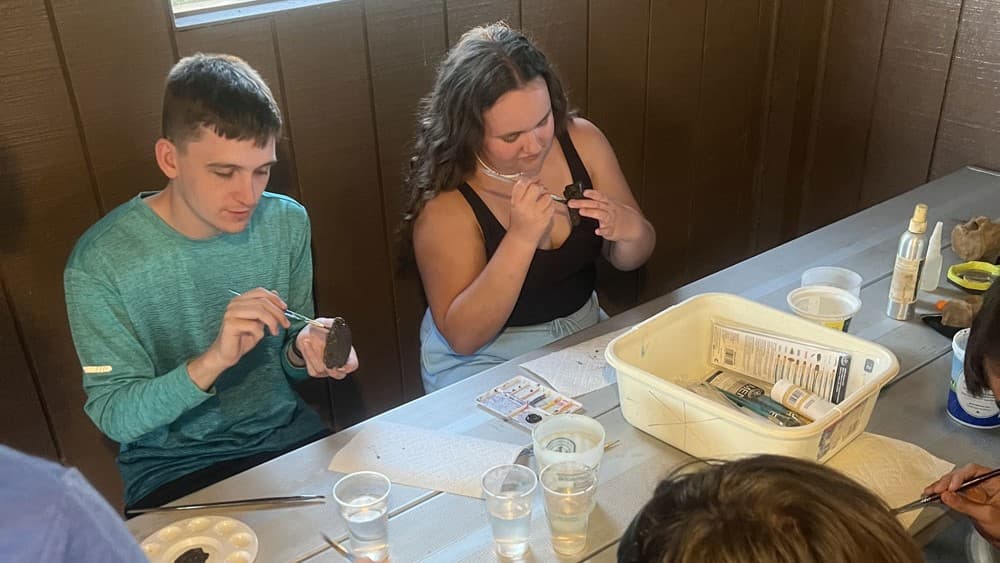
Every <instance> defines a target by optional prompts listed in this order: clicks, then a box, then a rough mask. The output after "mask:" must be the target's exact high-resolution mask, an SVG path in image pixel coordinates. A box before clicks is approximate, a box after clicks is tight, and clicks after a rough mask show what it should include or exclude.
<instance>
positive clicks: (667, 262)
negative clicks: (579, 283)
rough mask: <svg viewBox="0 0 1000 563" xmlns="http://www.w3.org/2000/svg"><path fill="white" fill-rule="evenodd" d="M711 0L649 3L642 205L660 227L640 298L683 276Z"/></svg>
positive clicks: (653, 294) (664, 288) (678, 281)
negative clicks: (707, 6) (707, 11)
mask: <svg viewBox="0 0 1000 563" xmlns="http://www.w3.org/2000/svg"><path fill="white" fill-rule="evenodd" d="M704 25H705V0H671V1H668V2H660V1H655V2H652V3H651V5H650V26H649V30H650V31H649V33H650V37H649V61H648V70H647V77H648V78H647V87H646V122H645V124H644V130H643V138H644V139H645V160H644V162H643V178H644V181H643V189H642V208H643V211H644V212H645V213H646V216H647V217H649V220H650V222H652V223H653V226H654V227H656V249H655V250H654V251H653V256H652V257H651V258H650V259H649V262H648V264H647V266H646V270H647V277H646V283H645V284H644V287H643V288H642V292H641V295H640V301H645V300H648V299H651V298H653V297H656V296H658V295H662V294H663V293H664V292H665V291H667V290H668V289H670V288H673V287H677V286H679V285H680V284H681V282H683V281H684V279H685V278H684V264H685V263H686V261H687V256H688V250H689V248H688V226H689V225H690V221H689V220H688V217H689V216H690V213H691V202H692V199H691V194H692V191H693V189H694V168H693V167H692V163H693V162H694V159H695V137H696V135H697V131H698V108H699V103H698V100H699V95H700V86H699V85H700V83H701V79H700V77H701V62H702V61H701V57H702V49H701V45H702V39H703V36H704Z"/></svg>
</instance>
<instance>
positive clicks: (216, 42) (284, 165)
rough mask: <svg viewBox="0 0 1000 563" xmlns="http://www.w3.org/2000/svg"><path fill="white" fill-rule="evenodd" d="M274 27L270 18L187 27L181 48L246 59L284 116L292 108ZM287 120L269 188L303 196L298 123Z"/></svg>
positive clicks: (189, 52)
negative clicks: (297, 155)
mask: <svg viewBox="0 0 1000 563" xmlns="http://www.w3.org/2000/svg"><path fill="white" fill-rule="evenodd" d="M271 26H272V23H271V20H270V18H260V19H251V20H240V21H233V22H227V23H223V24H219V25H214V26H208V27H196V28H191V29H185V30H181V31H180V32H178V33H177V49H178V50H179V51H180V55H181V56H182V57H185V56H188V55H193V54H194V53H199V52H201V53H226V54H229V55H236V56H237V57H240V58H241V59H243V60H245V61H246V62H247V63H249V64H250V66H252V67H253V68H254V69H255V70H256V71H257V72H258V73H259V74H260V76H261V78H263V79H264V82H266V83H267V85H268V87H270V88H271V93H272V94H274V98H275V100H276V101H277V102H278V106H279V107H280V108H281V113H282V115H283V116H287V115H288V108H287V107H285V99H284V89H283V84H282V82H281V73H280V71H279V69H278V60H277V56H276V55H275V45H274V33H273V32H272V28H271ZM285 121H286V123H285V132H284V138H283V139H282V140H281V142H279V143H278V147H277V155H278V164H277V165H275V166H274V167H273V168H272V169H271V181H270V183H269V184H268V186H267V189H268V190H270V191H273V192H278V193H283V194H286V195H289V196H291V197H294V198H295V199H300V198H301V194H300V193H299V187H298V176H297V171H296V169H295V154H294V146H293V144H292V135H293V132H292V128H293V127H294V125H292V124H291V123H289V122H288V121H289V120H288V119H286V120H285Z"/></svg>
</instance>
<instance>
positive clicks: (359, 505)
mask: <svg viewBox="0 0 1000 563" xmlns="http://www.w3.org/2000/svg"><path fill="white" fill-rule="evenodd" d="M391 489H392V482H391V481H389V478H388V477H386V476H385V475H382V474H381V473H376V472H374V471H358V472H357V473H351V474H350V475H345V476H344V477H342V478H341V479H340V480H339V481H337V484H336V485H334V486H333V498H334V500H336V501H337V506H338V507H339V509H340V516H341V517H342V518H343V519H344V522H345V523H346V524H347V530H348V532H350V536H351V551H353V552H354V554H355V555H357V556H359V557H367V558H368V559H371V560H372V561H382V560H383V559H385V558H386V557H387V556H388V555H389V519H388V517H387V512H388V508H389V502H388V499H389V491H390V490H391Z"/></svg>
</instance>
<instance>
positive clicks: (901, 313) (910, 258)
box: [885, 203, 927, 321]
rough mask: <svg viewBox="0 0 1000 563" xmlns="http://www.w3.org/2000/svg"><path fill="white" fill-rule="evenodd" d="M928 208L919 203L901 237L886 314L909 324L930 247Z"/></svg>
mask: <svg viewBox="0 0 1000 563" xmlns="http://www.w3.org/2000/svg"><path fill="white" fill-rule="evenodd" d="M926 233H927V206H926V205H924V204H923V203H918V204H917V206H916V207H915V208H914V209H913V218H911V219H910V226H909V228H907V229H906V230H905V231H903V234H902V235H901V236H900V237H899V248H898V249H897V250H896V264H895V266H894V267H893V268H892V285H891V286H890V287H889V306H888V307H887V308H886V310H885V314H886V315H888V316H890V317H892V318H894V319H896V320H897V321H905V320H907V319H909V318H910V317H911V316H912V315H913V303H914V302H915V301H916V300H917V288H918V287H919V286H920V270H921V268H922V267H923V263H924V249H925V247H926V246H927V234H926Z"/></svg>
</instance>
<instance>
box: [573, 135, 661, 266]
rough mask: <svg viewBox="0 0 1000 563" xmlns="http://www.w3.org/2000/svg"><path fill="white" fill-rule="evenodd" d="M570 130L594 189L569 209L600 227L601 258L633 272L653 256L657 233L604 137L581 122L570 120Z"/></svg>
mask: <svg viewBox="0 0 1000 563" xmlns="http://www.w3.org/2000/svg"><path fill="white" fill-rule="evenodd" d="M570 130H571V132H572V134H573V141H574V144H576V145H577V147H578V150H579V152H580V154H581V156H582V158H583V160H584V162H586V163H587V166H588V168H589V169H590V174H591V178H592V180H593V182H594V188H595V189H594V190H588V191H586V192H584V194H583V195H584V196H586V197H587V198H588V199H583V200H572V201H571V202H570V203H569V205H570V206H571V207H575V208H577V209H579V210H580V214H581V215H583V216H585V217H590V218H592V219H596V220H597V221H598V223H600V227H599V228H598V229H597V234H598V235H599V236H601V237H604V239H605V241H606V243H605V245H604V255H605V257H606V258H607V259H608V261H609V262H611V264H612V265H613V266H614V267H615V268H618V269H619V270H626V271H627V270H634V269H636V268H638V267H639V266H642V265H643V264H644V263H645V262H646V260H648V259H649V256H650V255H651V254H652V253H653V247H654V246H656V231H655V230H654V229H653V225H652V224H651V223H650V222H649V221H647V220H646V218H645V216H643V214H642V211H641V210H640V209H639V203H638V202H637V201H636V200H635V197H634V196H633V195H632V190H631V189H630V188H629V185H628V182H627V181H626V180H625V175H624V174H622V170H621V167H620V166H619V165H618V158H617V157H616V156H615V152H614V150H613V149H612V148H611V144H610V143H608V139H607V138H606V137H605V136H604V133H602V132H601V130H600V129H598V128H597V127H596V126H595V125H593V124H592V123H590V122H589V121H587V120H585V119H580V118H576V119H574V120H573V124H572V126H571V129H570Z"/></svg>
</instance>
